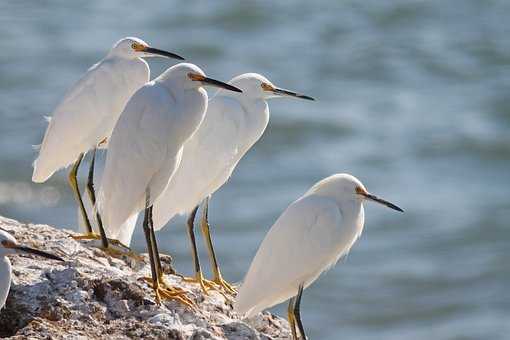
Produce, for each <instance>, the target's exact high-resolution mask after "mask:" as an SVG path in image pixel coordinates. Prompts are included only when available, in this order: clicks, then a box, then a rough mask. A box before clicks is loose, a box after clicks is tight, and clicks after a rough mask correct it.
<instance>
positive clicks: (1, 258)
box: [0, 230, 64, 310]
mask: <svg viewBox="0 0 510 340" xmlns="http://www.w3.org/2000/svg"><path fill="white" fill-rule="evenodd" d="M23 253H26V254H35V255H38V256H42V257H45V258H48V259H52V260H57V261H64V260H63V259H61V258H60V257H58V256H56V255H53V254H49V253H46V252H44V251H41V250H38V249H33V248H29V247H26V246H22V245H19V244H18V243H17V242H16V239H15V238H14V237H13V236H12V235H11V234H9V233H8V232H6V231H3V230H0V310H2V308H4V306H5V301H6V300H7V296H8V295H9V290H10V289H11V276H12V268H11V262H10V261H9V259H8V258H7V255H14V254H23Z"/></svg>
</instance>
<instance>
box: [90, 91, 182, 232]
mask: <svg viewBox="0 0 510 340" xmlns="http://www.w3.org/2000/svg"><path fill="white" fill-rule="evenodd" d="M174 107H175V103H174V100H173V98H172V97H171V96H170V95H169V94H168V92H167V91H165V90H164V89H163V88H161V86H158V85H154V83H153V82H151V83H149V84H147V85H145V86H144V87H142V88H141V89H140V90H138V91H137V92H136V93H135V94H134V95H133V97H132V98H131V99H130V100H129V102H128V103H127V105H126V108H125V109H124V111H123V113H122V114H121V117H120V119H119V121H118V123H117V125H116V126H115V128H114V130H113V133H112V136H111V138H110V144H109V147H108V153H107V158H106V164H105V170H104V173H103V179H102V181H101V187H100V190H99V210H100V212H101V215H102V217H103V221H104V224H105V230H107V233H108V235H109V236H111V237H116V236H117V235H118V233H119V229H120V227H121V225H122V224H123V223H124V222H125V221H126V220H127V219H128V218H130V217H131V216H133V214H135V213H137V212H139V211H140V210H142V209H143V207H144V205H145V196H146V189H147V188H148V186H149V183H150V182H151V180H152V179H153V177H154V176H155V175H156V174H157V173H158V172H159V171H161V170H162V169H163V168H164V167H165V163H166V157H167V151H168V148H167V145H168V131H169V130H170V126H171V125H172V123H173V122H172V117H173V116H172V114H171V111H172V109H173V108H174ZM169 175H170V174H169Z"/></svg>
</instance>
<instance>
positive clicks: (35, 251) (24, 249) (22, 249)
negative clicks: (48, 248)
mask: <svg viewBox="0 0 510 340" xmlns="http://www.w3.org/2000/svg"><path fill="white" fill-rule="evenodd" d="M13 248H14V249H15V250H17V251H20V252H23V253H28V254H34V255H37V256H41V257H45V258H47V259H50V260H57V261H62V262H64V259H62V258H61V257H59V256H57V255H53V254H50V253H47V252H45V251H42V250H38V249H34V248H30V247H25V246H15V247H13Z"/></svg>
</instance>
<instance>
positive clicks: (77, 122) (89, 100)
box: [32, 37, 171, 183]
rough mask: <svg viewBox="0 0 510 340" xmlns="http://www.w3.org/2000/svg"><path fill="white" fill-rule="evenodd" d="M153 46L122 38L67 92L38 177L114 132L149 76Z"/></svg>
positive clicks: (41, 158)
mask: <svg viewBox="0 0 510 340" xmlns="http://www.w3.org/2000/svg"><path fill="white" fill-rule="evenodd" d="M144 47H145V48H146V49H145V50H143V48H144ZM149 49H151V48H149V47H148V45H147V43H146V42H144V41H142V40H141V39H138V38H133V37H129V38H124V39H122V40H120V41H118V42H117V43H116V44H115V45H114V46H113V47H112V49H111V50H110V52H109V53H108V55H107V56H106V57H105V58H104V59H103V60H101V61H100V62H98V63H97V64H95V65H93V66H92V67H91V68H90V69H89V70H88V71H87V72H86V73H85V74H84V75H83V76H82V78H81V79H80V80H79V81H78V82H77V83H76V84H75V85H74V86H73V87H72V88H71V89H70V90H69V91H68V92H67V93H66V95H65V96H64V98H63V99H62V100H61V101H60V103H59V104H58V105H57V107H56V109H55V111H54V112H53V114H52V117H51V119H50V120H49V124H48V128H47V129H46V133H45V134H44V138H43V141H42V144H41V147H40V151H39V156H38V157H37V159H36V160H35V162H34V172H33V175H32V180H33V181H34V182H39V183H40V182H44V181H46V180H47V179H48V178H49V177H51V175H53V173H54V172H55V171H57V170H59V169H60V168H63V167H67V166H68V165H70V164H72V163H74V162H75V161H76V159H77V158H78V156H79V155H80V154H82V153H86V152H87V151H89V150H91V149H94V148H96V147H98V146H99V144H100V143H101V142H103V141H104V140H106V139H107V138H108V137H110V135H111V132H112V130H113V127H114V126H115V123H116V122H117V120H118V118H119V116H120V114H121V112H122V110H123V109H124V106H125V105H126V103H127V101H128V99H129V98H130V97H131V96H132V95H133V93H135V91H136V90H138V89H139V88H140V87H141V86H143V85H144V84H145V83H147V82H148V81H149V76H150V74H149V72H150V71H149V66H148V65H147V63H146V62H145V61H144V60H143V59H142V58H141V57H149V56H153V55H154V54H153V53H149V52H147V51H146V50H149ZM151 50H154V51H157V52H162V53H166V54H165V56H168V55H171V54H170V53H168V52H164V51H160V50H156V49H151Z"/></svg>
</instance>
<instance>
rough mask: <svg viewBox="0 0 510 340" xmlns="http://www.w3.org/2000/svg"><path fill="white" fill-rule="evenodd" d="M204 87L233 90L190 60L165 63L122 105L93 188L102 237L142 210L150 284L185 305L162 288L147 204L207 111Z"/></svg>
mask: <svg viewBox="0 0 510 340" xmlns="http://www.w3.org/2000/svg"><path fill="white" fill-rule="evenodd" d="M206 85H210V86H215V87H220V88H224V89H227V90H230V91H238V92H241V90H239V89H238V88H236V87H234V86H231V85H228V84H226V83H222V82H220V81H217V80H214V79H211V78H207V77H206V76H205V74H204V72H203V71H202V70H201V69H200V68H198V67H197V66H196V65H193V64H178V65H176V66H173V67H170V68H169V69H167V70H166V71H165V72H164V73H163V74H161V75H160V76H159V77H158V78H156V79H155V80H154V81H151V82H149V83H147V84H146V85H144V86H143V87H142V88H141V89H139V90H138V91H137V92H136V93H135V94H134V95H133V97H132V98H131V99H130V100H129V101H128V103H127V104H126V108H125V109H124V111H123V113H122V114H121V116H120V118H119V121H118V123H117V125H116V126H115V128H114V130H113V133H112V136H111V138H110V145H109V147H108V154H107V157H106V165H105V170H104V173H103V179H102V182H101V187H100V190H99V201H98V203H99V204H98V208H99V211H100V212H101V216H102V217H103V222H104V225H105V229H106V231H107V233H108V236H113V237H115V236H116V235H118V234H119V233H120V229H121V228H122V227H123V223H124V222H125V221H126V220H128V219H129V218H130V217H131V216H133V215H135V214H138V213H139V212H140V211H141V210H144V209H145V216H144V222H143V228H144V232H145V238H146V242H147V249H148V253H149V257H150V262H151V272H152V283H153V288H154V290H155V293H156V299H157V301H158V302H159V299H160V295H162V296H163V297H166V298H175V299H177V300H180V301H181V302H183V303H185V304H190V301H189V300H186V299H185V298H182V297H181V296H180V295H181V294H182V291H178V290H176V289H175V288H168V289H166V290H165V289H162V288H161V287H160V281H162V279H163V277H162V272H161V264H160V261H159V253H158V250H157V243H156V237H155V234H154V228H153V224H152V211H153V207H152V205H153V203H154V201H155V200H156V199H157V198H158V197H159V195H160V194H161V193H162V192H163V190H164V189H165V187H166V186H167V184H168V182H169V180H170V178H171V177H172V175H173V173H174V172H175V169H176V168H177V167H178V165H179V162H180V160H181V156H182V146H183V144H184V143H185V142H186V141H187V140H188V139H189V138H190V137H191V136H192V135H193V133H195V131H196V130H197V128H198V127H199V125H200V124H201V122H202V120H203V118H204V116H205V112H206V109H207V92H206V91H205V90H204V88H203V86H206Z"/></svg>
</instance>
